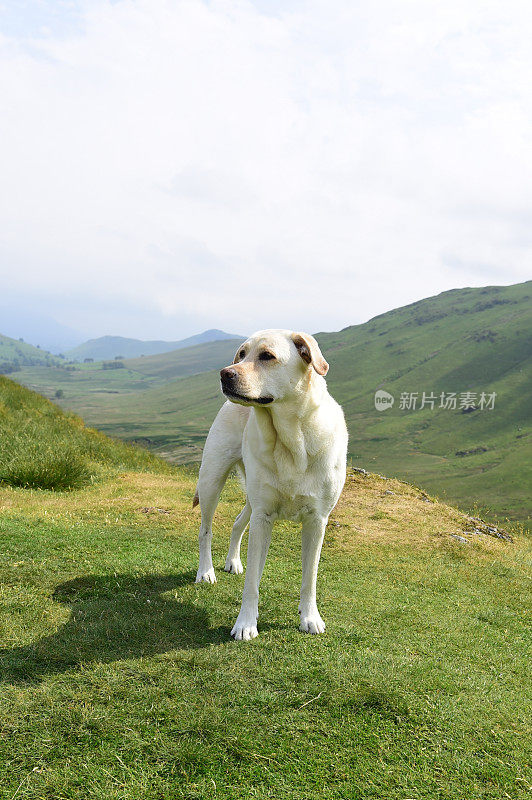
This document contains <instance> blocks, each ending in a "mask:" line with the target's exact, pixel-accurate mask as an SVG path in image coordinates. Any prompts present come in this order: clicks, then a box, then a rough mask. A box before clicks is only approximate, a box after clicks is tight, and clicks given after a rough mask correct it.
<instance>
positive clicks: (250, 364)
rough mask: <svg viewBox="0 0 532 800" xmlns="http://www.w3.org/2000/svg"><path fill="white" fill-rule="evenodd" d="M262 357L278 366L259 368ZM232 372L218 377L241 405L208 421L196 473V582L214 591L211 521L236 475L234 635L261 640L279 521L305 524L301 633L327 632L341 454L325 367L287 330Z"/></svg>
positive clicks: (311, 344) (341, 427)
mask: <svg viewBox="0 0 532 800" xmlns="http://www.w3.org/2000/svg"><path fill="white" fill-rule="evenodd" d="M302 337H303V339H304V344H303V345H302V343H301V338H302ZM307 344H308V347H307V346H306V345H307ZM265 351H266V352H268V353H270V354H272V355H274V356H275V359H271V360H268V361H263V360H261V359H260V358H259V355H260V354H261V353H262V354H264V352H265ZM309 354H310V355H309ZM242 356H243V357H242ZM309 359H310V363H307V362H308V361H309ZM235 362H236V363H235V364H234V365H233V366H232V367H230V368H226V370H225V372H227V370H229V371H230V372H231V373H232V377H233V379H234V380H235V381H236V384H235V385H236V389H237V391H238V395H239V397H234V396H232V397H231V399H232V402H231V401H228V402H226V403H225V404H224V405H223V406H222V408H221V409H220V411H219V413H218V415H217V417H216V419H215V420H214V423H213V425H212V427H211V429H210V431H209V435H208V436H207V441H206V443H205V448H204V452H203V459H202V462H201V468H200V473H199V481H198V495H199V502H200V506H201V527H200V534H199V547H200V558H199V568H198V573H197V576H196V581H197V582H200V581H206V582H208V583H214V582H215V581H216V577H215V574H214V568H213V564H212V557H211V540H212V519H213V516H214V511H215V509H216V506H217V504H218V500H219V498H220V492H221V490H222V488H223V485H224V483H225V481H226V478H227V476H228V474H229V472H230V471H231V469H232V468H233V467H235V466H236V467H237V469H238V470H239V471H240V472H241V473H242V474H243V475H244V476H245V486H246V494H247V501H246V505H245V507H244V509H243V510H242V512H241V513H240V515H239V516H238V517H237V519H236V521H235V523H234V526H233V531H232V534H231V542H230V545H229V553H228V555H227V560H226V562H225V569H226V571H227V572H234V573H237V574H238V573H241V572H242V571H243V569H242V562H241V561H240V543H241V540H242V535H243V533H244V530H245V528H246V527H247V524H248V522H249V525H250V528H249V544H248V558H247V570H246V577H245V582H244V593H243V599H242V607H241V609H240V613H239V615H238V618H237V620H236V622H235V625H234V627H233V629H232V631H231V635H232V636H234V638H235V639H246V640H247V639H253V638H254V637H255V636H257V634H258V631H257V619H258V601H259V582H260V579H261V575H262V571H263V569H264V563H265V561H266V555H267V553H268V547H269V544H270V539H271V533H272V525H273V522H274V521H275V520H276V519H292V520H299V521H300V522H301V523H302V570H303V578H302V583H301V598H300V603H299V613H300V626H299V627H300V630H302V631H306V632H308V633H322V632H323V631H324V630H325V624H324V622H323V620H322V618H321V616H320V614H319V612H318V607H317V605H316V578H317V573H318V563H319V559H320V553H321V546H322V542H323V536H324V532H325V527H326V525H327V520H328V518H329V514H330V513H331V511H332V509H333V508H334V506H335V505H336V503H337V502H338V498H339V497H340V493H341V491H342V487H343V485H344V481H345V469H346V452H347V429H346V425H345V420H344V415H343V412H342V409H341V408H340V406H339V405H338V403H336V401H335V400H333V398H332V397H331V396H330V394H329V393H328V391H327V385H326V383H325V379H324V378H323V377H322V375H321V374H318V372H317V371H316V370H318V369H319V371H320V372H321V373H322V374H324V373H325V372H326V371H327V368H328V365H327V363H326V362H325V361H324V359H323V356H322V355H321V353H320V351H319V347H318V345H317V342H316V341H315V340H314V339H313V337H311V336H309V335H308V334H294V333H292V332H291V331H284V330H282V331H281V330H269V331H259V332H258V333H256V334H254V335H253V336H252V337H250V339H248V340H247V341H246V342H245V343H244V345H242V346H241V348H239V351H238V352H237V356H236V359H235ZM223 377H224V370H222V378H223ZM233 388H234V387H233ZM228 396H230V395H228ZM259 399H262V400H263V401H264V399H267V400H269V401H270V402H268V403H267V404H263V403H259V402H258V400H259Z"/></svg>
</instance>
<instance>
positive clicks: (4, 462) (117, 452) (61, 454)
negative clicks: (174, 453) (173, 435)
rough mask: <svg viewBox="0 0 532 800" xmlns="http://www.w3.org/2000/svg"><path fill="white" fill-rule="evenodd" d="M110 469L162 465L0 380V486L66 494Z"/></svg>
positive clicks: (144, 452)
mask: <svg viewBox="0 0 532 800" xmlns="http://www.w3.org/2000/svg"><path fill="white" fill-rule="evenodd" d="M109 468H115V469H117V468H118V469H133V468H136V469H152V470H153V469H159V471H165V468H166V469H168V468H167V467H166V465H165V464H164V463H163V462H160V461H159V460H158V459H156V458H154V456H153V455H151V454H150V453H148V452H147V451H145V450H141V449H140V448H135V447H131V446H129V445H126V444H124V443H122V442H113V441H111V440H110V439H108V438H107V437H106V436H104V435H103V434H102V433H100V432H99V431H95V430H92V429H90V428H86V427H85V423H84V422H83V420H82V419H80V418H79V417H76V416H74V415H73V414H68V415H67V414H65V413H64V412H63V411H61V409H60V408H58V407H57V406H55V405H54V404H53V403H51V402H49V401H48V400H45V399H44V398H43V397H41V396H40V395H38V394H35V393H34V392H31V391H29V390H28V389H26V388H24V387H23V386H19V385H18V384H16V383H14V382H13V381H11V380H9V379H8V378H5V377H3V376H0V483H5V484H9V485H12V486H22V487H26V488H27V487H32V488H41V489H59V490H60V489H71V488H75V487H79V486H83V485H84V484H87V483H90V482H91V481H93V480H94V479H95V478H98V477H100V476H101V475H102V474H105V472H106V471H108V470H109Z"/></svg>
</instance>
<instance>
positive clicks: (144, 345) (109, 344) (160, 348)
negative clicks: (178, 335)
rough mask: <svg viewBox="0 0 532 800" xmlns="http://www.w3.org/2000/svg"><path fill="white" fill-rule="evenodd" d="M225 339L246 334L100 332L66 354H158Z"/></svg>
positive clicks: (212, 331) (101, 356) (109, 356)
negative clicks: (156, 336) (150, 336)
mask: <svg viewBox="0 0 532 800" xmlns="http://www.w3.org/2000/svg"><path fill="white" fill-rule="evenodd" d="M226 339H240V340H243V339H245V336H239V335H238V334H232V333H226V332H225V331H221V330H218V329H217V328H211V329H210V330H208V331H203V333H197V334H195V335H194V336H188V337H187V338H186V339H179V340H178V341H175V342H168V341H164V340H149V341H143V340H142V339H128V338H127V337H124V336H100V337H99V338H98V339H89V340H88V341H87V342H84V343H83V344H80V345H78V346H77V347H73V348H72V349H71V350H68V351H67V352H66V353H65V355H66V356H67V357H68V358H70V359H72V360H73V361H83V360H84V359H85V358H92V359H94V361H103V360H105V359H113V358H118V357H122V358H140V357H142V356H155V355H159V354H160V353H169V352H170V351H172V350H182V349H183V348H185V347H192V346H194V345H197V344H203V343H205V342H218V341H223V340H226Z"/></svg>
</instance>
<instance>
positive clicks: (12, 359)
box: [0, 334, 58, 374]
mask: <svg viewBox="0 0 532 800" xmlns="http://www.w3.org/2000/svg"><path fill="white" fill-rule="evenodd" d="M57 362H58V359H57V358H55V357H54V356H52V355H51V354H50V353H49V352H47V351H46V350H41V349H40V348H38V347H34V346H33V345H32V344H28V343H27V342H23V341H20V340H17V339H11V337H9V336H3V335H2V334H0V373H3V374H8V373H10V372H16V371H18V369H19V368H20V367H22V366H26V367H29V366H36V365H41V366H51V365H52V364H55V363H57Z"/></svg>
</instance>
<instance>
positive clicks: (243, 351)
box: [238, 350, 246, 359]
mask: <svg viewBox="0 0 532 800" xmlns="http://www.w3.org/2000/svg"><path fill="white" fill-rule="evenodd" d="M238 357H239V358H240V359H242V358H245V357H246V351H245V350H241V351H240V353H239V354H238Z"/></svg>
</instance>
